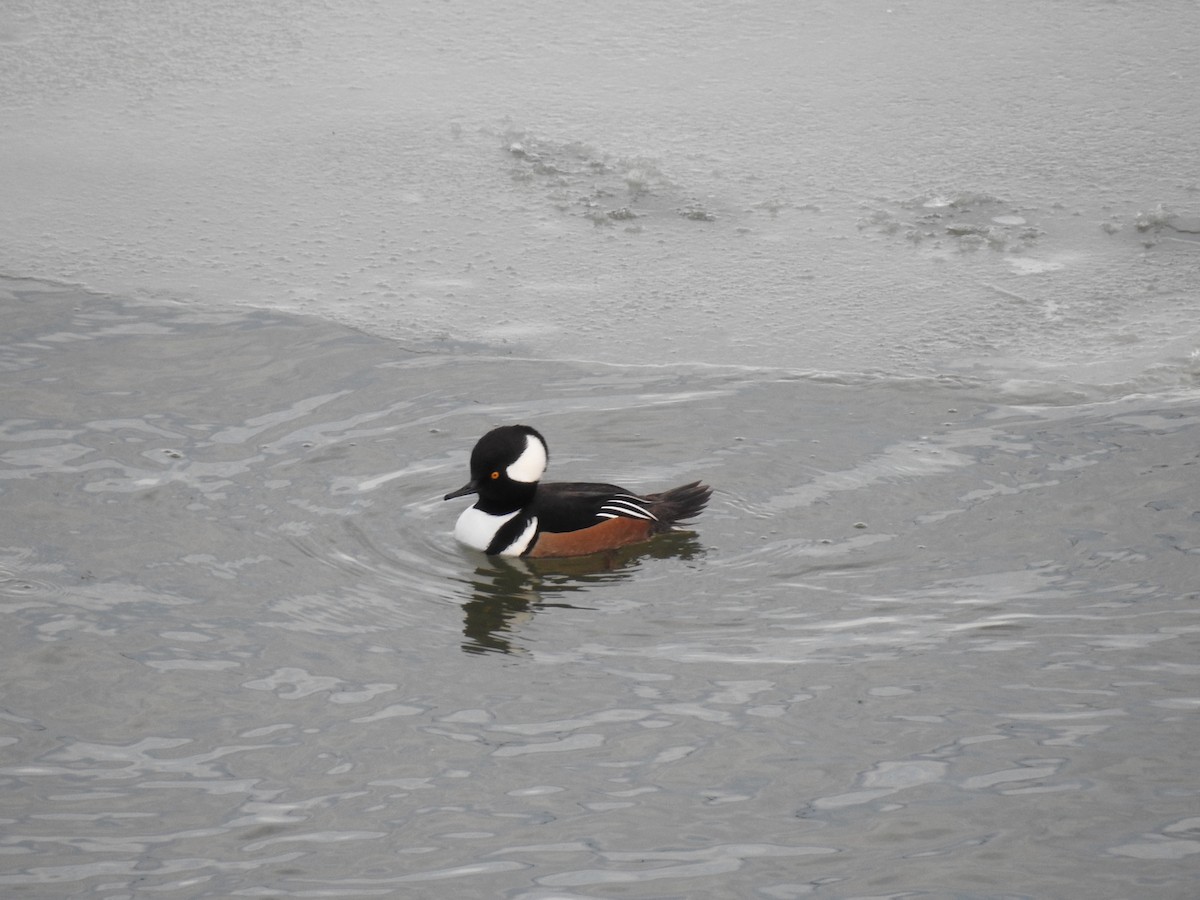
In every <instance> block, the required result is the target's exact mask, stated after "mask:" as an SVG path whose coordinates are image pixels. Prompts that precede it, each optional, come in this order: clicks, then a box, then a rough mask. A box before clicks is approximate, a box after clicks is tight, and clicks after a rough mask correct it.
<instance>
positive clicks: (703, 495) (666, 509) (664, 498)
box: [646, 481, 712, 532]
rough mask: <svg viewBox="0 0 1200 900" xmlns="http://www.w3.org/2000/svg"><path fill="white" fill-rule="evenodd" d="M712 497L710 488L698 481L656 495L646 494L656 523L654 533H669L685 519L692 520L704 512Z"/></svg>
mask: <svg viewBox="0 0 1200 900" xmlns="http://www.w3.org/2000/svg"><path fill="white" fill-rule="evenodd" d="M710 497H712V488H710V487H709V486H708V485H707V484H703V483H702V482H699V481H693V482H692V483H691V484H681V485H680V486H679V487H674V488H671V489H670V490H668V491H662V492H660V493H657V494H647V495H646V499H647V500H648V501H650V510H651V512H653V513H654V515H655V517H656V518H657V519H658V521H657V522H656V523H655V527H654V531H655V532H661V531H670V530H671V527H672V526H673V525H677V524H683V523H684V522H685V520H686V519H694V518H696V516H698V515H700V513H702V512H703V511H704V507H705V506H707V505H708V500H709V498H710Z"/></svg>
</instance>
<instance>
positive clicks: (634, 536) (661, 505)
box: [444, 425, 712, 558]
mask: <svg viewBox="0 0 1200 900" xmlns="http://www.w3.org/2000/svg"><path fill="white" fill-rule="evenodd" d="M549 461H550V451H549V448H548V447H547V445H546V439H545V438H544V437H542V435H541V433H540V432H538V430H537V429H536V428H533V427H531V426H529V425H502V426H500V427H499V428H493V429H492V430H491V431H489V432H488V433H487V434H485V435H484V436H483V437H481V438H480V439H479V441H478V442H477V443H476V444H475V448H474V449H473V450H472V451H471V463H470V471H471V480H470V481H468V482H467V483H466V484H464V485H463V486H462V487H461V488H459V489H458V490H456V491H451V492H450V493H448V494H446V496H445V497H444V499H445V500H453V499H455V498H457V497H465V496H469V495H477V496H478V500H476V501H475V504H474V505H473V506H470V507H468V508H467V509H465V510H463V512H462V513H461V515H459V517H458V521H457V522H456V523H455V526H454V536H455V538H457V539H458V541H459V542H461V543H462V544H465V545H466V546H468V547H471V548H473V549H475V550H479V551H482V552H483V553H486V554H488V555H489V556H506V557H526V558H548V557H556V558H561V557H573V556H588V555H591V554H594V553H602V552H605V551H608V550H616V549H618V548H621V547H626V546H629V545H631V544H637V543H641V542H643V541H648V540H650V539H651V538H652V537H654V536H655V535H657V534H662V533H664V532H668V531H673V530H675V527H676V526H678V525H680V524H682V523H684V522H685V521H686V520H689V519H694V518H695V517H696V516H698V515H700V513H701V512H702V511H703V510H704V508H705V506H706V505H707V504H708V501H709V499H710V498H711V496H712V488H710V487H709V486H708V485H706V484H704V483H703V482H700V481H692V482H689V483H688V484H683V485H680V486H679V487H674V488H670V489H669V490H665V491H660V492H657V493H651V494H638V493H635V492H633V491H630V490H626V489H625V488H623V487H619V486H617V485H615V484H604V483H600V482H575V481H562V482H543V481H542V476H543V475H545V473H546V466H547V464H548V463H549Z"/></svg>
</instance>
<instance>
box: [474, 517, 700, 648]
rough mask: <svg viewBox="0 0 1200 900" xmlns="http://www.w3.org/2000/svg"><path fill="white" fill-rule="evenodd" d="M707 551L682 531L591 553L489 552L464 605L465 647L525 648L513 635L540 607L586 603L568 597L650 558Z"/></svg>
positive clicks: (621, 575) (624, 576)
mask: <svg viewBox="0 0 1200 900" xmlns="http://www.w3.org/2000/svg"><path fill="white" fill-rule="evenodd" d="M702 552H703V549H702V548H701V546H700V543H699V542H698V541H697V540H696V536H695V535H694V534H692V533H691V532H686V531H680V532H675V533H673V534H664V535H660V536H659V537H657V538H655V539H654V540H653V541H650V542H648V543H644V544H637V545H634V546H632V547H622V548H620V549H617V550H609V551H607V552H604V553H596V554H593V555H591V556H578V557H571V558H568V559H536V560H534V559H507V558H504V557H489V558H488V560H487V562H485V563H483V564H482V565H480V566H479V567H478V568H476V569H475V575H474V577H473V578H472V579H471V593H472V597H471V599H470V600H468V601H467V602H466V604H465V605H464V606H463V635H464V636H465V638H466V640H464V641H463V645H462V649H463V650H464V651H465V652H467V653H486V652H489V651H494V652H498V653H520V652H521V648H520V647H519V646H515V645H514V643H513V642H512V641H511V640H510V638H509V636H510V635H511V634H512V633H513V632H515V631H516V630H517V629H518V628H519V627H520V625H521V624H522V623H524V622H526V621H528V620H529V619H531V618H533V614H534V613H535V612H536V611H537V610H539V609H547V608H551V607H563V608H567V609H581V608H584V607H582V606H580V605H579V604H576V603H568V602H566V597H567V596H568V595H571V594H576V593H583V592H586V591H588V590H590V589H591V588H592V587H594V586H596V585H598V584H602V583H605V582H608V583H612V582H616V581H624V580H625V579H627V578H629V577H630V576H631V575H633V573H634V572H636V571H637V570H638V569H639V568H641V564H642V561H643V560H646V559H667V558H668V557H678V558H680V559H693V558H695V557H696V556H698V555H700V554H701V553H702ZM560 598H561V599H560Z"/></svg>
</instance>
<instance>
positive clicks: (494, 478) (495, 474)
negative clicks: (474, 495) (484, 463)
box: [492, 472, 500, 481]
mask: <svg viewBox="0 0 1200 900" xmlns="http://www.w3.org/2000/svg"><path fill="white" fill-rule="evenodd" d="M499 477H500V473H499V472H493V473H492V481H495V480H496V479H497V478H499Z"/></svg>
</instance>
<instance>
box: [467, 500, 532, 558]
mask: <svg viewBox="0 0 1200 900" xmlns="http://www.w3.org/2000/svg"><path fill="white" fill-rule="evenodd" d="M519 512H520V510H516V511H515V512H510V513H508V514H507V515H503V516H493V515H491V514H490V513H485V512H484V511H483V510H481V509H479V508H478V507H474V506H472V507H469V508H468V509H464V510H463V512H462V515H460V516H459V517H458V522H457V524H455V526H454V536H455V537H456V538H458V540H460V541H462V542H463V543H464V544H466V545H467V546H468V547H473V548H475V549H476V550H482V551H485V552H486V551H487V548H488V547H489V546H490V545H491V543H492V538H494V537H495V536H496V532H497V531H499V530H500V526H502V525H503V524H504V523H505V522H507V521H508V520H509V519H511V518H512V517H513V516H515V515H517V514H518V513H519ZM536 533H537V519H536V518H535V519H532V520H531V521H530V522H529V525H528V526H527V527H526V529H525V530H524V531H523V532H521V536H520V537H518V538H517V539H516V541H514V542H513V543H512V545H511V546H510V547H508V548H507V549H506V550H504V551H503V552H502V553H501V556H520V555H521V554H522V553H524V552H525V548H527V547H528V546H529V542H530V541H532V540H533V536H534V535H535V534H536Z"/></svg>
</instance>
